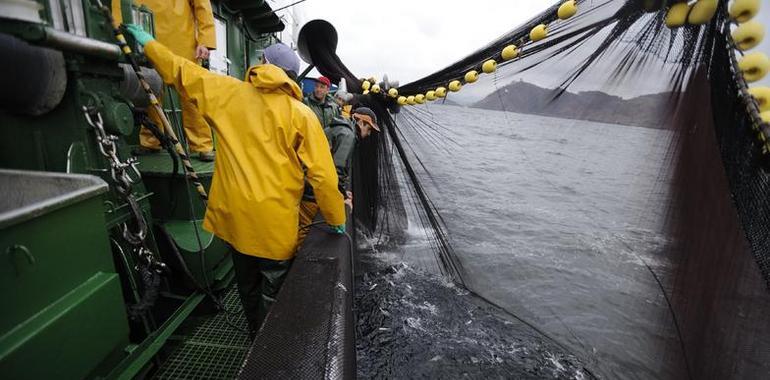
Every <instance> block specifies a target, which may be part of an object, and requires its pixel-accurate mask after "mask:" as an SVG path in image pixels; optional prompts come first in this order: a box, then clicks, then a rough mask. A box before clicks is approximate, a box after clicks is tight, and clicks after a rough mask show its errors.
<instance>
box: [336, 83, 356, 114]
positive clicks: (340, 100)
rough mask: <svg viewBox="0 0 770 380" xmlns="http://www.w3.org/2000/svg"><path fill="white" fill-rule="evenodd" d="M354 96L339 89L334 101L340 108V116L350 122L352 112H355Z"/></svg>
mask: <svg viewBox="0 0 770 380" xmlns="http://www.w3.org/2000/svg"><path fill="white" fill-rule="evenodd" d="M353 99H354V96H353V94H351V93H349V92H347V91H345V90H343V89H339V90H337V92H336V93H334V101H335V102H337V105H338V106H339V107H340V116H341V117H342V118H344V119H347V120H350V111H351V110H353Z"/></svg>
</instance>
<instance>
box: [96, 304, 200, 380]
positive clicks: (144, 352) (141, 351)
mask: <svg viewBox="0 0 770 380" xmlns="http://www.w3.org/2000/svg"><path fill="white" fill-rule="evenodd" d="M204 298H205V295H203V294H201V293H196V294H194V295H192V296H190V297H188V298H187V300H186V301H185V302H184V303H183V304H182V305H181V306H179V308H178V309H176V311H175V312H174V314H173V315H171V316H170V317H169V318H168V319H167V320H166V322H165V323H164V324H163V325H161V326H160V327H159V328H158V329H157V330H156V331H155V332H154V333H153V334H151V335H150V336H148V337H147V338H146V339H145V340H144V341H143V342H142V344H140V345H138V346H135V347H132V350H131V353H130V354H129V356H128V357H126V358H125V359H124V360H123V361H122V362H121V363H120V364H118V365H117V366H116V367H115V368H114V369H113V370H112V372H111V373H110V374H109V375H108V376H107V378H109V379H120V380H123V379H125V380H128V379H133V378H134V376H136V374H138V373H139V372H141V371H142V369H143V368H144V367H145V366H146V365H147V363H149V361H150V360H152V358H153V356H155V354H157V353H158V351H159V350H160V349H161V348H163V345H164V344H165V343H166V341H167V340H168V339H169V338H170V337H171V336H172V335H173V334H174V332H175V331H176V329H177V328H179V326H180V325H181V324H182V322H184V321H185V320H186V319H187V318H188V317H189V316H190V314H191V313H192V312H193V310H195V308H196V307H197V306H198V305H199V304H200V303H201V301H203V299H204Z"/></svg>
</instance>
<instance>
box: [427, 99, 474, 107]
mask: <svg viewBox="0 0 770 380" xmlns="http://www.w3.org/2000/svg"><path fill="white" fill-rule="evenodd" d="M434 103H436V104H442V105H445V106H458V107H467V106H465V105H462V104H460V103H457V102H455V101H453V100H452V99H449V98H444V99H438V100H436V101H435V102H434Z"/></svg>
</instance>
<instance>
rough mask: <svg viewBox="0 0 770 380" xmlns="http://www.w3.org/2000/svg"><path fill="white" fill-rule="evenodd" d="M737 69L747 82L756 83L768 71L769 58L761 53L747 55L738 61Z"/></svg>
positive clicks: (769, 67) (769, 65)
mask: <svg viewBox="0 0 770 380" xmlns="http://www.w3.org/2000/svg"><path fill="white" fill-rule="evenodd" d="M738 68H739V69H740V70H741V72H743V77H744V78H745V79H746V81H747V82H756V81H759V80H762V78H764V77H765V75H767V72H768V71H770V58H767V55H766V54H765V53H762V52H756V53H749V54H746V55H744V56H743V58H741V59H740V60H739V61H738Z"/></svg>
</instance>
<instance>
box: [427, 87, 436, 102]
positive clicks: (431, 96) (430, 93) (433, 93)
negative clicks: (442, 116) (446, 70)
mask: <svg viewBox="0 0 770 380" xmlns="http://www.w3.org/2000/svg"><path fill="white" fill-rule="evenodd" d="M425 99H427V100H428V101H430V102H432V101H434V100H436V91H434V90H430V91H428V92H426V93H425Z"/></svg>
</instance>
